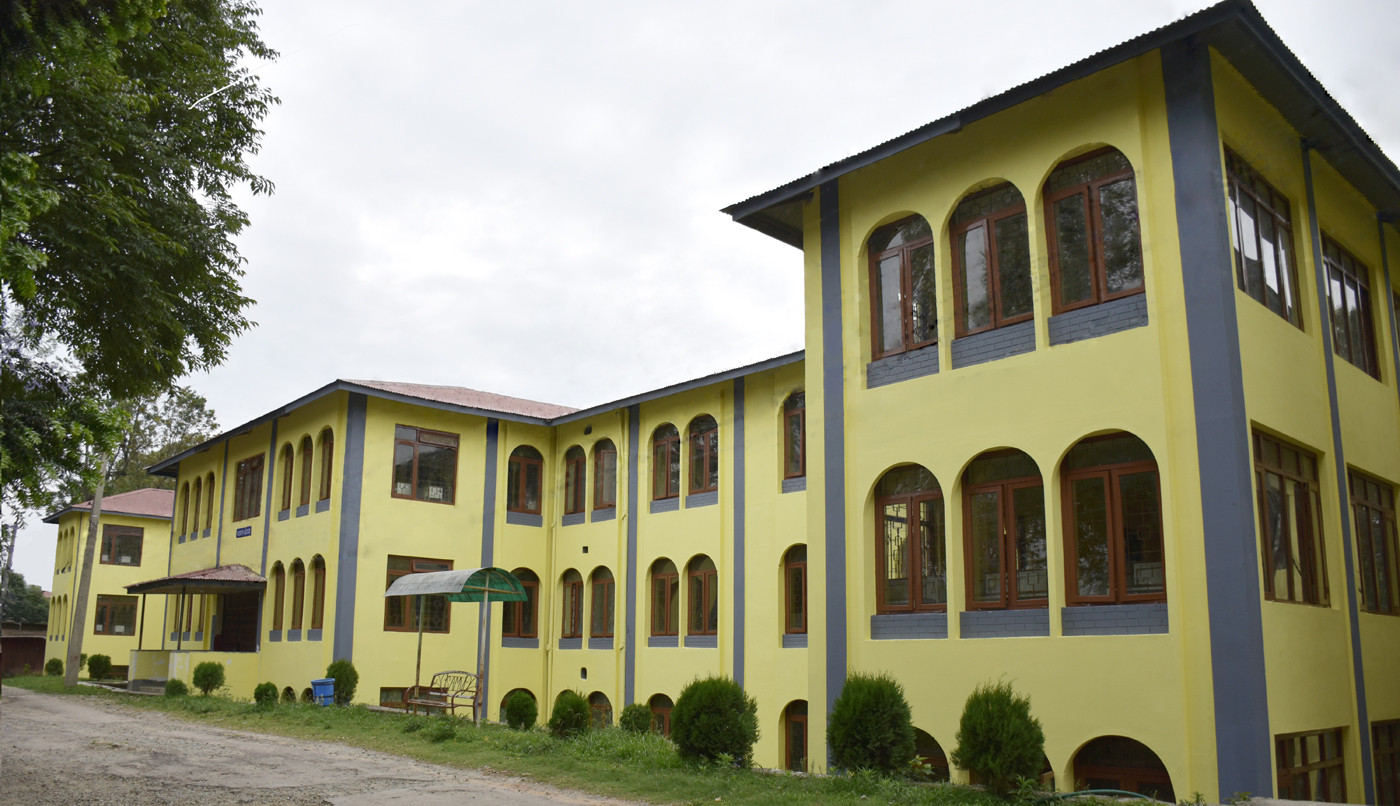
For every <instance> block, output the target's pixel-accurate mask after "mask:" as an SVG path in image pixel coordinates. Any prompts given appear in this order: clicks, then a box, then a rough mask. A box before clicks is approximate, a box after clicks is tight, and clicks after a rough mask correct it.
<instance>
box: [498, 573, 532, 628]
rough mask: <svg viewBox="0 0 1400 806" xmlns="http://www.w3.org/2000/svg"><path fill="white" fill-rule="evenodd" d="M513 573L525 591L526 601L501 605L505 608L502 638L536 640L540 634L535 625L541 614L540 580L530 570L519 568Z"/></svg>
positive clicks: (502, 615) (502, 614) (502, 613)
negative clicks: (539, 613)
mask: <svg viewBox="0 0 1400 806" xmlns="http://www.w3.org/2000/svg"><path fill="white" fill-rule="evenodd" d="M511 573H513V574H515V578H516V579H518V580H520V585H521V587H523V588H524V589H525V601H523V602H503V603H502V604H501V606H502V608H504V609H503V611H502V612H501V637H502V638H534V637H536V636H537V635H538V634H539V633H538V631H537V630H536V627H535V624H536V623H537V619H536V614H537V613H538V612H539V602H540V578H539V577H537V576H535V572H534V571H531V570H530V569H528V568H517V569H515V570H514V571H512V572H511Z"/></svg>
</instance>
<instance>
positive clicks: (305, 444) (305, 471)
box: [298, 437, 316, 506]
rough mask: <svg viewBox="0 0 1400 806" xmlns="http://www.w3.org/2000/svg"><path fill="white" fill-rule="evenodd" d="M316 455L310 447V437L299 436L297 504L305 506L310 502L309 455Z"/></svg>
mask: <svg viewBox="0 0 1400 806" xmlns="http://www.w3.org/2000/svg"><path fill="white" fill-rule="evenodd" d="M315 455H316V451H315V449H314V448H312V445H311V437H302V438H301V498H300V499H299V501H298V504H299V505H301V506H306V505H307V504H310V503H311V457H313V456H315Z"/></svg>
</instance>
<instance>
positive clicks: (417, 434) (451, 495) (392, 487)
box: [389, 423, 462, 506]
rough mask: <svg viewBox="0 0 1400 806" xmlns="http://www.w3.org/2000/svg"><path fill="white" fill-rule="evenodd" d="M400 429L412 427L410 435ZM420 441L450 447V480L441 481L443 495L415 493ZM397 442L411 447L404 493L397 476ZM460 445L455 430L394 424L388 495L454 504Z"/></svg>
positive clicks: (424, 443)
mask: <svg viewBox="0 0 1400 806" xmlns="http://www.w3.org/2000/svg"><path fill="white" fill-rule="evenodd" d="M400 429H403V430H404V431H412V432H413V439H408V438H407V437H406V436H402V435H400V433H399V431H400ZM425 436H427V437H431V438H432V439H429V440H425V439H424V437H425ZM433 440H437V441H433ZM423 445H427V446H431V447H433V448H437V449H441V450H448V451H452V462H451V465H452V484H451V485H444V488H443V494H444V497H443V498H442V499H437V498H419V497H418V449H419V447H420V446H423ZM400 446H403V447H408V448H412V449H413V469H412V472H411V473H410V476H409V482H408V483H409V491H408V492H407V493H400V492H399V491H398V479H397V473H396V471H397V468H398V465H399V462H398V450H399V447H400ZM461 447H462V440H461V436H460V435H458V434H453V433H450V432H448V431H433V430H431V429H428V428H419V427H417V426H412V425H403V424H402V423H397V424H395V425H394V453H393V455H392V457H391V458H392V459H393V462H392V463H391V464H390V471H389V495H390V497H392V498H399V499H403V500H406V501H425V502H427V503H429V504H444V505H447V506H452V505H455V504H456V503H457V476H458V475H459V474H458V472H457V463H458V460H459V459H460V458H461V456H460V452H461Z"/></svg>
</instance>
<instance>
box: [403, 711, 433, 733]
mask: <svg viewBox="0 0 1400 806" xmlns="http://www.w3.org/2000/svg"><path fill="white" fill-rule="evenodd" d="M427 725H428V720H427V719H425V718H424V717H421V716H416V715H415V716H411V717H409V718H408V719H405V720H404V723H403V732H404V733H417V732H418V731H420V730H422V729H423V728H425V727H427Z"/></svg>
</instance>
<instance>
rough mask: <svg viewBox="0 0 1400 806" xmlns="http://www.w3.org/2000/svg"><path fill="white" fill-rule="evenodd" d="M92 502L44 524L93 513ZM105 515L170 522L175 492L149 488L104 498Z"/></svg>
mask: <svg viewBox="0 0 1400 806" xmlns="http://www.w3.org/2000/svg"><path fill="white" fill-rule="evenodd" d="M91 511H92V501H84V502H83V503H81V504H74V505H73V506H70V507H68V508H66V509H62V510H60V511H58V512H55V513H53V514H52V515H50V516H48V517H47V518H44V523H58V519H59V518H61V517H63V516H64V515H67V514H68V513H70V512H91ZM102 514H103V515H133V516H136V517H138V518H160V519H161V520H167V521H168V520H170V519H171V518H173V517H174V516H175V491H174V490H158V489H155V488H154V487H147V488H145V489H141V490H132V491H131V492H129V493H117V494H116V495H104V496H102Z"/></svg>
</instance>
